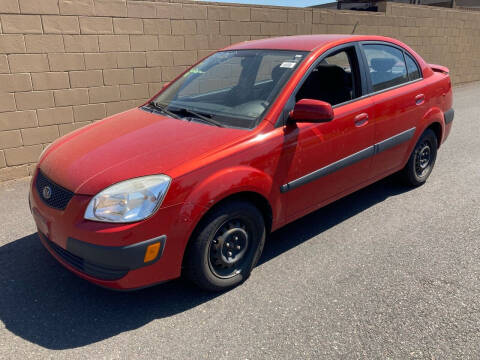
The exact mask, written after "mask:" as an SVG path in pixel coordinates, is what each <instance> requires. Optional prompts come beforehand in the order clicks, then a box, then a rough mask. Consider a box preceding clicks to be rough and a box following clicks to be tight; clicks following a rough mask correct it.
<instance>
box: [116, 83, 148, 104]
mask: <svg viewBox="0 0 480 360" xmlns="http://www.w3.org/2000/svg"><path fill="white" fill-rule="evenodd" d="M147 98H148V84H133V85H120V99H122V100H136V99H147Z"/></svg>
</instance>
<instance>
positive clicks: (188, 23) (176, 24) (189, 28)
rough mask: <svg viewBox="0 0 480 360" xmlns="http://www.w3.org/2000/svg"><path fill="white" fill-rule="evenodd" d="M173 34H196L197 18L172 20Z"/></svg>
mask: <svg viewBox="0 0 480 360" xmlns="http://www.w3.org/2000/svg"><path fill="white" fill-rule="evenodd" d="M171 24H172V34H173V35H186V34H196V33H197V25H196V22H195V20H171Z"/></svg>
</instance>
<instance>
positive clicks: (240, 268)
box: [184, 200, 265, 291]
mask: <svg viewBox="0 0 480 360" xmlns="http://www.w3.org/2000/svg"><path fill="white" fill-rule="evenodd" d="M264 243H265V222H264V219H263V216H262V214H261V213H260V211H259V210H258V209H257V208H256V207H255V206H254V205H253V204H251V203H249V202H245V201H239V200H236V201H232V202H227V203H223V204H220V205H219V206H217V207H215V208H214V209H213V210H212V211H211V212H210V213H208V214H207V216H206V217H205V219H203V220H202V222H201V223H200V224H199V226H198V229H197V230H196V231H195V233H194V235H193V237H192V239H191V240H190V242H189V245H188V247H187V251H186V254H185V261H184V273H185V275H186V276H187V277H188V278H190V280H192V281H193V282H194V283H195V284H197V285H198V286H200V287H201V288H203V289H206V290H210V291H222V290H226V289H229V288H231V287H233V286H236V285H238V284H240V283H242V282H243V281H245V280H246V279H247V278H248V276H249V275H250V272H251V270H252V269H253V267H254V266H255V264H256V263H257V261H258V259H259V258H260V255H261V253H262V250H263V245H264Z"/></svg>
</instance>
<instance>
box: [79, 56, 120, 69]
mask: <svg viewBox="0 0 480 360" xmlns="http://www.w3.org/2000/svg"><path fill="white" fill-rule="evenodd" d="M84 56H85V67H86V69H87V70H89V69H112V68H116V67H117V54H116V53H101V54H99V53H92V54H88V53H86V54H84Z"/></svg>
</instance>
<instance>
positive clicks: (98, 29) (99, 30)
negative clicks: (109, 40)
mask: <svg viewBox="0 0 480 360" xmlns="http://www.w3.org/2000/svg"><path fill="white" fill-rule="evenodd" d="M79 22H80V30H81V32H82V34H113V22H112V18H108V17H87V16H80V18H79Z"/></svg>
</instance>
